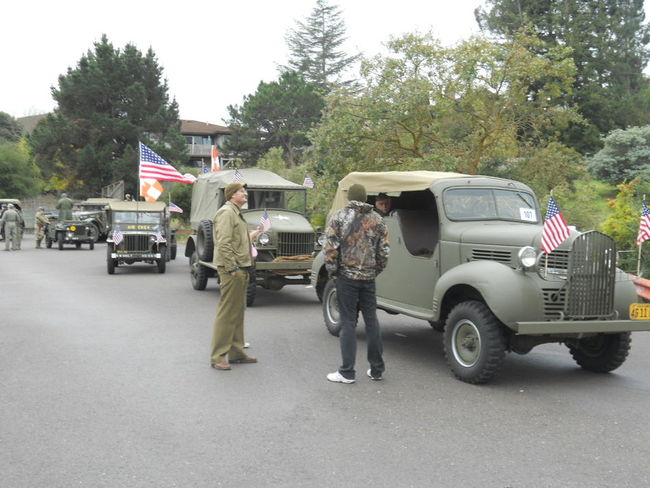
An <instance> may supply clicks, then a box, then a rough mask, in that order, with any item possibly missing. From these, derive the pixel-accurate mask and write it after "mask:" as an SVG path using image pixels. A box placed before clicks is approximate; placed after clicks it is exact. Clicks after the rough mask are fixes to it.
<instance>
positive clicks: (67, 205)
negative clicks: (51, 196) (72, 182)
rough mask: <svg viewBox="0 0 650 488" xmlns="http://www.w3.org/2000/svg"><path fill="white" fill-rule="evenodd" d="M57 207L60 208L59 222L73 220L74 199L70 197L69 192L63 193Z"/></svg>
mask: <svg viewBox="0 0 650 488" xmlns="http://www.w3.org/2000/svg"><path fill="white" fill-rule="evenodd" d="M56 208H57V209H58V210H59V222H63V221H64V220H72V200H70V199H69V198H68V194H67V193H62V194H61V198H60V199H59V201H58V202H57V203H56Z"/></svg>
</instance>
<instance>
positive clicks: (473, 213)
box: [311, 171, 650, 383]
mask: <svg viewBox="0 0 650 488" xmlns="http://www.w3.org/2000/svg"><path fill="white" fill-rule="evenodd" d="M354 183H360V184H362V185H364V186H365V187H366V189H367V191H368V194H369V201H370V203H373V202H374V198H375V196H376V195H377V194H378V193H379V192H385V193H388V195H389V196H391V199H392V210H391V212H390V214H389V215H388V216H386V217H384V221H385V223H386V225H387V227H388V232H389V239H390V257H389V260H388V265H387V267H386V269H385V270H384V271H383V273H381V274H380V275H379V276H378V278H377V282H376V284H377V306H378V308H380V309H383V310H385V311H387V312H389V313H401V314H405V315H408V316H411V317H415V318H419V319H423V320H427V321H429V323H430V324H431V326H432V327H434V328H435V329H437V330H443V331H444V333H443V341H444V351H445V356H446V359H447V363H448V364H449V366H450V368H451V370H452V371H453V373H454V374H455V375H456V377H458V378H459V379H460V380H462V381H465V382H468V383H484V382H486V381H488V380H490V379H491V378H492V377H493V376H494V375H495V373H496V372H497V370H498V369H499V368H500V366H501V365H502V363H503V362H504V359H505V356H506V352H515V353H519V354H526V353H528V352H530V350H531V349H533V347H535V346H537V345H540V344H544V343H562V344H564V345H566V346H567V347H568V349H569V352H570V353H571V355H572V356H573V358H574V360H575V361H576V362H577V363H578V365H580V366H581V367H582V368H584V369H586V370H590V371H595V372H608V371H612V370H614V369H616V368H618V367H619V366H620V365H621V364H623V362H624V361H625V359H626V357H627V355H628V352H629V349H630V333H631V332H632V331H643V330H650V303H637V302H639V301H640V300H639V299H638V297H637V294H636V291H635V288H634V285H633V283H632V281H631V280H630V277H629V276H628V275H627V274H625V273H623V272H622V271H621V270H620V269H618V268H617V263H616V247H615V245H614V241H613V240H612V239H611V238H610V237H608V236H606V235H604V234H601V233H599V232H595V231H589V232H577V231H575V230H572V231H571V234H570V237H569V238H568V239H566V240H565V241H564V242H563V243H562V244H561V245H560V246H559V247H558V248H557V249H555V250H554V251H553V252H551V253H550V254H549V255H546V254H545V253H544V252H542V251H541V247H540V244H541V238H542V231H543V215H542V209H540V206H539V203H538V201H537V198H536V197H535V195H534V194H533V192H532V191H531V189H530V188H529V187H528V186H526V185H524V184H522V183H519V182H516V181H510V180H505V179H499V178H490V177H482V176H466V175H462V174H456V173H436V172H429V171H414V172H386V173H351V174H349V175H348V176H346V177H345V178H343V179H342V180H341V181H340V182H339V187H338V191H337V193H336V196H335V198H334V202H333V204H332V209H331V210H332V211H335V210H338V209H339V208H341V207H343V206H345V204H346V201H347V199H346V192H347V190H348V188H349V187H350V186H351V185H352V184H354ZM311 283H312V285H313V286H314V288H315V290H316V293H317V294H318V297H319V298H320V299H322V302H323V315H324V319H325V324H326V326H327V328H328V329H329V331H330V332H331V333H332V334H334V335H338V333H339V330H340V323H339V315H338V310H337V304H336V289H335V287H334V285H333V282H332V281H329V280H328V276H327V272H326V270H325V266H324V256H323V254H322V253H321V254H319V255H318V256H317V257H316V259H315V260H314V264H313V266H312V275H311Z"/></svg>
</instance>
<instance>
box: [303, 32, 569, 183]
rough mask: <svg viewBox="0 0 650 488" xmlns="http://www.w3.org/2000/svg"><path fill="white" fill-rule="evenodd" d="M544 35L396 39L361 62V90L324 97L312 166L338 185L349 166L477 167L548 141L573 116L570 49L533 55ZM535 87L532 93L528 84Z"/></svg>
mask: <svg viewBox="0 0 650 488" xmlns="http://www.w3.org/2000/svg"><path fill="white" fill-rule="evenodd" d="M540 43H541V41H540V40H539V39H537V38H535V37H533V36H528V35H524V34H521V35H519V36H517V37H516V38H515V39H513V40H511V41H509V42H506V43H492V42H488V41H487V40H485V39H481V38H473V39H470V40H467V41H465V42H463V43H461V44H459V45H458V46H455V47H452V48H443V47H442V46H441V45H440V43H439V42H438V41H437V40H435V39H434V38H433V37H432V36H431V35H430V34H428V35H425V36H420V35H411V34H410V35H405V36H403V37H401V38H398V39H393V40H392V41H391V42H390V43H389V45H388V47H389V49H390V54H389V55H388V56H386V57H382V56H377V57H376V58H374V59H372V60H370V61H367V62H365V63H364V65H363V67H362V71H361V74H362V77H363V80H364V86H365V88H364V89H363V90H362V91H361V92H358V93H352V92H349V91H345V90H342V91H338V92H336V93H333V94H332V95H331V96H329V97H328V105H327V107H326V109H325V111H324V118H323V122H322V124H321V125H320V126H319V127H318V128H316V129H314V131H313V132H312V134H311V137H312V140H313V142H314V161H315V163H314V168H313V170H314V172H315V173H316V174H317V175H318V178H319V181H323V180H324V181H325V182H326V184H327V185H331V188H330V191H331V190H332V189H333V188H334V185H335V182H336V181H338V180H339V179H340V178H341V177H342V176H343V175H345V174H347V173H348V172H349V171H354V170H356V171H378V170H379V171H381V170H391V169H434V170H452V171H460V172H464V173H469V174H476V173H477V170H478V167H479V164H480V163H481V162H482V161H483V160H486V159H488V158H502V159H507V158H516V157H519V156H520V153H521V152H522V150H523V149H526V148H527V147H528V146H529V145H531V144H533V143H534V144H536V145H537V146H539V147H543V146H544V145H545V143H547V142H548V141H547V140H546V139H544V138H545V137H547V134H549V133H552V132H553V130H554V129H555V130H560V129H561V128H562V127H563V126H566V124H567V123H568V122H569V121H571V120H574V119H575V114H574V113H573V112H572V111H571V110H570V109H567V108H566V107H564V106H563V103H562V99H563V96H564V94H565V93H566V91H567V90H568V89H569V88H570V86H571V83H572V81H573V78H572V76H573V73H574V67H573V63H572V61H571V59H570V58H568V53H567V52H566V50H564V49H562V48H558V47H556V48H553V49H550V50H549V51H548V53H546V54H545V55H544V56H542V55H539V54H537V53H538V51H539V44H540ZM533 83H534V84H536V86H537V91H536V96H534V97H531V96H530V90H529V88H530V85H531V84H533Z"/></svg>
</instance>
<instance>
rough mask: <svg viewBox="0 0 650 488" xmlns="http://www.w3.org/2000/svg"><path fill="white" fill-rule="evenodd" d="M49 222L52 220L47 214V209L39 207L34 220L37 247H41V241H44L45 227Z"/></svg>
mask: <svg viewBox="0 0 650 488" xmlns="http://www.w3.org/2000/svg"><path fill="white" fill-rule="evenodd" d="M49 223H50V221H49V220H48V218H47V216H46V215H45V209H44V208H43V207H38V211H37V212H36V216H35V221H34V227H35V228H36V249H41V242H43V238H44V237H45V227H47V224H49Z"/></svg>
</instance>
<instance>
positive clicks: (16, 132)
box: [0, 112, 22, 142]
mask: <svg viewBox="0 0 650 488" xmlns="http://www.w3.org/2000/svg"><path fill="white" fill-rule="evenodd" d="M21 134H22V130H21V129H20V126H19V125H18V122H17V121H16V119H14V118H13V117H12V116H11V115H9V114H8V113H6V112H0V141H2V140H5V141H12V142H18V140H19V139H20V136H21Z"/></svg>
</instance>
